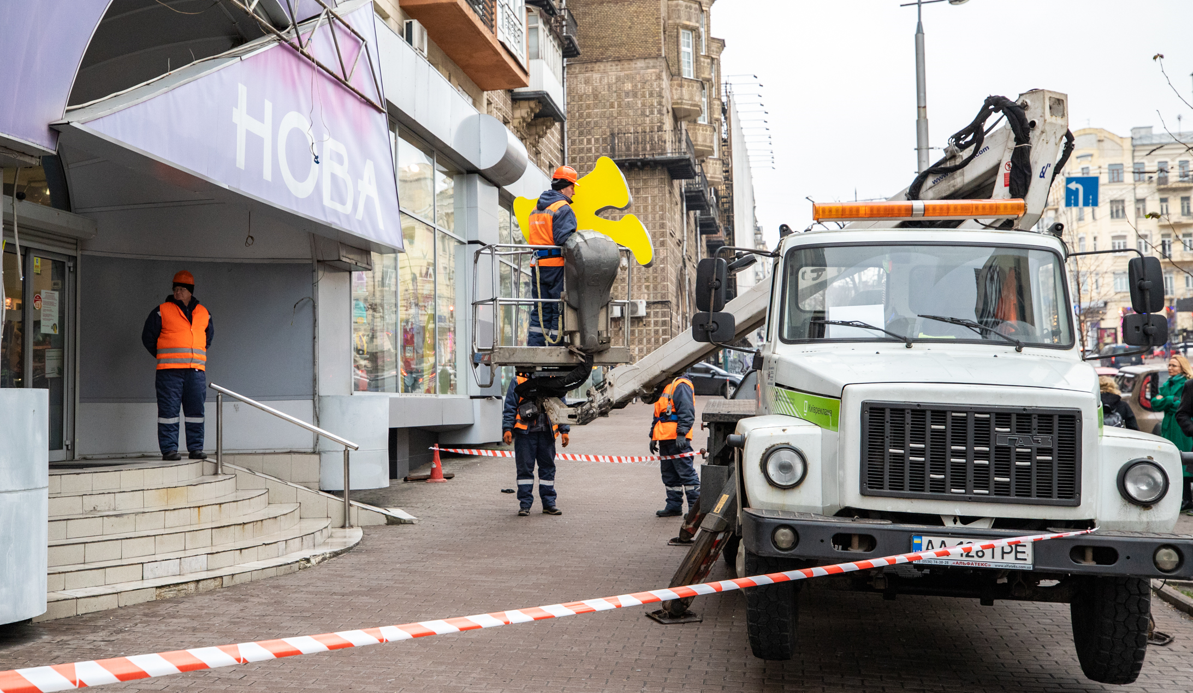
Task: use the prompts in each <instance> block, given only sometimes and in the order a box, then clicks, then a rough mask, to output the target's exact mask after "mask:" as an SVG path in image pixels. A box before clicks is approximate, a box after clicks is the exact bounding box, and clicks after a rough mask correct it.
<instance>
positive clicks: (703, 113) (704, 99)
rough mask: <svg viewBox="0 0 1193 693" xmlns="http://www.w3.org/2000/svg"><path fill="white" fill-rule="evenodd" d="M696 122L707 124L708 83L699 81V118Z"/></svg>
mask: <svg viewBox="0 0 1193 693" xmlns="http://www.w3.org/2000/svg"><path fill="white" fill-rule="evenodd" d="M696 122H697V123H703V124H704V125H708V85H707V84H704V83H703V82H701V83H700V119H699V120H697V121H696Z"/></svg>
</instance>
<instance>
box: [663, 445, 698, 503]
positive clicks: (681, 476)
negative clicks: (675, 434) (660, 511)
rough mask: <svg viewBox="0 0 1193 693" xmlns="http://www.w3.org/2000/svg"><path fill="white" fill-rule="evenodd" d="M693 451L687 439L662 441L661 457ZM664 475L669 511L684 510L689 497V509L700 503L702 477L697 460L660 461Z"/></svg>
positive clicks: (684, 458)
mask: <svg viewBox="0 0 1193 693" xmlns="http://www.w3.org/2000/svg"><path fill="white" fill-rule="evenodd" d="M691 451H692V444H691V443H689V442H688V439H687V438H679V439H677V440H660V441H659V455H661V456H664V457H665V456H667V455H679V454H681V453H685V452H691ZM659 470H660V471H661V472H662V474H663V486H665V487H666V488H667V509H668V510H683V499H684V496H685V495H686V496H687V497H688V509H689V510H691V509H692V508H694V507H696V504H697V503H699V502H700V476H699V475H698V474H696V458H695V457H680V458H677V459H674V460H659Z"/></svg>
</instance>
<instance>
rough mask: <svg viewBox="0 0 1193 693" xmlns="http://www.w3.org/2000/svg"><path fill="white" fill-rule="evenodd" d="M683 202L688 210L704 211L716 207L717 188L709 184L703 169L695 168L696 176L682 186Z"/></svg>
mask: <svg viewBox="0 0 1193 693" xmlns="http://www.w3.org/2000/svg"><path fill="white" fill-rule="evenodd" d="M683 198H684V204H685V205H686V206H687V209H688V211H689V212H706V211H708V210H710V209H716V208H717V190H716V188H714V187H713V186H712V185H710V184H709V182H708V178H706V177H705V176H704V171H702V170H700V169H697V170H696V177H695V178H693V179H692V180H689V181H688V182H686V183H684V186H683Z"/></svg>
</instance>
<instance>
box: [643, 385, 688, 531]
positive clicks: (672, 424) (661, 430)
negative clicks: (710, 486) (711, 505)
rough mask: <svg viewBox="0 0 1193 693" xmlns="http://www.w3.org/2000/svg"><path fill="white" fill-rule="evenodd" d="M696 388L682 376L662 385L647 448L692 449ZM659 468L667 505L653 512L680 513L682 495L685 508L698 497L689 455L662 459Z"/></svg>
mask: <svg viewBox="0 0 1193 693" xmlns="http://www.w3.org/2000/svg"><path fill="white" fill-rule="evenodd" d="M695 392H696V388H695V387H693V386H692V381H691V380H688V379H687V378H685V377H682V376H681V377H679V378H676V379H675V380H673V381H672V382H671V383H670V384H668V385H667V387H665V388H663V394H662V395H661V396H660V397H659V399H658V401H656V402H655V404H654V421H652V422H651V426H650V451H651V453H653V454H656V455H661V456H663V457H664V458H666V457H668V456H671V455H682V454H684V453H686V452H691V451H692V444H691V442H690V441H691V440H692V426H693V425H695V423H696V403H695ZM659 470H660V471H661V473H662V476H663V486H664V487H665V488H666V489H667V506H666V507H665V508H663V509H662V510H659V511H657V512H655V515H657V516H659V517H675V516H677V515H682V514H683V499H684V496H685V495H686V496H687V499H688V510H691V509H692V508H694V507H696V504H697V503H698V502H699V501H700V477H699V476H697V474H696V467H695V465H694V463H693V458H692V457H680V458H675V459H662V460H660V461H659Z"/></svg>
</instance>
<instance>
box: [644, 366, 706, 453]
mask: <svg viewBox="0 0 1193 693" xmlns="http://www.w3.org/2000/svg"><path fill="white" fill-rule="evenodd" d="M680 383H683V384H684V385H687V386H688V387H689V388H691V389H692V394H693V395H694V394H696V386H694V385H692V381H691V380H688V379H687V378H676V379H675V380H673V381H671V383H670V384H668V385H667V387H665V388H663V395H662V396H661V397H659V400H658V401H657V402H655V403H654V430H653V431H652V432H651V436H650V438H651V440H675V437H676V435H677V433H678V430H679V424H678V423H677V422H678V421H679V415H678V414H676V412H675V402H674V401H673V400H672V399H671V394H672V393H673V392H675V386H676V385H679V384H680ZM687 439H688V440H691V439H692V429H690V428H689V429H688V435H687Z"/></svg>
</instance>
